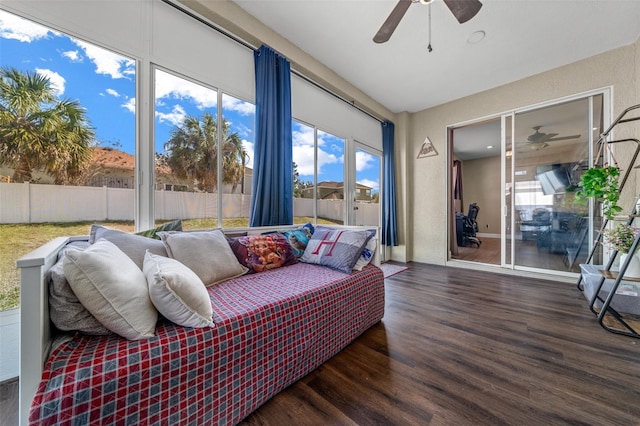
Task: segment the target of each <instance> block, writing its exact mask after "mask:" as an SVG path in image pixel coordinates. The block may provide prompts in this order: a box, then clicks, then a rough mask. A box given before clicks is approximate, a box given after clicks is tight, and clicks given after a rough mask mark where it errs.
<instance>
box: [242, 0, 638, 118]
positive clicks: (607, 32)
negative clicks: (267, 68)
mask: <svg viewBox="0 0 640 426" xmlns="http://www.w3.org/2000/svg"><path fill="white" fill-rule="evenodd" d="M233 1H234V2H235V3H236V4H238V5H239V6H240V7H242V8H243V9H244V10H246V11H247V12H248V13H249V14H251V15H253V16H255V17H256V18H257V19H259V20H260V21H262V22H263V23H265V24H266V25H267V26H269V27H271V28H272V29H273V30H274V31H276V32H278V33H279V34H280V35H282V36H283V37H285V38H287V39H288V40H290V41H291V42H292V43H294V44H296V45H297V46H298V47H300V48H301V49H302V50H304V51H305V52H307V53H308V54H310V55H311V56H313V57H315V58H316V59H318V60H319V61H321V62H322V63H324V64H325V65H326V66H328V67H329V68H331V69H332V70H333V71H335V72H336V73H337V74H338V75H340V76H342V77H343V78H344V79H345V80H347V81H349V82H350V83H351V84H353V85H354V86H356V87H357V88H359V89H360V90H362V91H363V92H364V93H366V94H368V95H369V96H371V97H372V98H373V99H375V100H376V101H378V102H379V103H381V104H382V105H384V106H385V107H387V108H388V109H389V110H391V111H393V112H402V111H408V112H416V111H420V110H423V109H425V108H429V107H432V106H435V105H439V104H442V103H445V102H448V101H451V100H454V99H458V98H461V97H464V96H468V95H471V94H473V93H477V92H480V91H483V90H487V89H491V88H493V87H496V86H499V85H502V84H505V83H508V82H511V81H516V80H519V79H522V78H524V77H527V76H530V75H534V74H538V73H540V72H543V71H546V70H549V69H553V68H557V67H559V66H562V65H565V64H568V63H571V62H575V61H578V60H580V59H583V58H587V57H589V56H593V55H595V54H598V53H601V52H604V51H607V50H611V49H614V48H616V47H619V46H623V45H628V44H631V43H633V42H635V41H636V40H637V38H638V37H639V36H640V1H639V0H481V1H482V3H483V7H482V8H481V9H480V12H479V13H478V14H477V15H476V16H475V17H474V18H473V19H471V20H470V21H468V22H466V23H465V24H459V23H458V22H457V21H456V19H455V18H454V17H453V15H452V14H451V12H450V11H449V10H448V9H447V8H446V6H445V5H444V3H443V2H442V1H440V0H435V1H434V2H433V5H432V6H431V9H432V10H431V14H432V24H433V25H432V30H431V33H432V41H431V45H432V47H433V51H432V52H431V53H429V52H427V45H428V36H429V26H428V10H429V7H428V6H425V5H422V4H420V3H415V4H412V5H411V6H410V7H409V10H408V11H407V13H406V15H405V16H404V18H403V19H402V21H401V22H400V24H399V25H398V27H397V28H396V30H395V32H394V34H393V35H392V36H391V39H390V40H389V41H388V42H386V43H384V44H376V43H374V42H373V41H372V38H373V36H374V34H375V33H376V32H377V31H378V29H379V28H380V26H381V25H382V23H383V22H384V20H385V19H386V17H387V16H388V15H389V13H390V12H391V10H392V9H393V8H394V7H395V5H396V3H397V1H396V0H349V1H346V0H340V1H338V0H296V1H293V0H233ZM479 30H483V31H485V32H486V37H485V38H484V39H483V40H482V41H481V42H479V43H477V44H469V43H467V38H468V37H469V36H470V35H471V34H472V33H474V32H475V31H479Z"/></svg>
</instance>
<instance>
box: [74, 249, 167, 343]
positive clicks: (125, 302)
mask: <svg viewBox="0 0 640 426" xmlns="http://www.w3.org/2000/svg"><path fill="white" fill-rule="evenodd" d="M63 270H64V275H65V276H66V277H67V281H68V282H69V285H70V286H71V289H72V290H73V292H74V293H75V294H76V296H77V297H78V300H79V301H80V303H82V304H83V305H84V307H85V308H87V310H88V311H89V312H91V314H92V315H93V316H94V317H96V319H97V320H98V321H100V323H101V324H102V325H104V326H105V327H106V328H108V329H109V330H111V331H113V332H114V333H116V334H119V335H121V336H123V337H126V338H127V339H130V340H138V339H145V338H149V337H153V335H154V333H155V328H156V322H157V321H158V312H157V311H156V308H155V307H154V306H153V304H152V303H151V299H150V298H149V290H148V288H147V280H146V278H145V276H144V274H143V273H142V271H141V270H140V268H138V266H137V265H136V264H135V263H134V262H133V260H131V259H130V258H129V256H127V255H126V254H124V253H123V252H122V250H120V249H119V248H118V247H116V246H115V244H113V243H111V242H109V241H107V240H104V239H101V240H98V241H97V242H96V243H95V244H92V245H91V246H90V247H89V248H87V249H86V250H84V251H76V250H69V251H68V252H67V255H66V256H65V258H64V263H63Z"/></svg>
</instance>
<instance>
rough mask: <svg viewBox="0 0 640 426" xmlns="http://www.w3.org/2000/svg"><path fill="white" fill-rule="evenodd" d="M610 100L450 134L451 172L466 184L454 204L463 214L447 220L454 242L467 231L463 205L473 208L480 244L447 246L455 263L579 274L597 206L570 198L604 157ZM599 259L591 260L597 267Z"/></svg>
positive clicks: (604, 97) (534, 110)
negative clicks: (601, 145)
mask: <svg viewBox="0 0 640 426" xmlns="http://www.w3.org/2000/svg"><path fill="white" fill-rule="evenodd" d="M609 96H610V94H609V92H608V91H598V92H594V93H592V94H587V95H584V96H576V97H573V98H567V99H565V100H562V101H558V102H549V103H547V104H545V105H542V106H539V105H538V106H535V107H530V108H522V109H519V110H515V111H511V112H508V113H504V114H502V115H501V116H499V117H496V118H495V119H484V120H482V121H478V122H475V123H471V124H469V123H464V124H463V125H460V126H457V127H454V128H450V130H451V131H450V137H451V141H452V143H451V146H452V153H451V154H452V160H455V163H456V164H455V166H456V167H453V163H454V162H453V161H452V171H451V173H454V169H455V170H458V169H461V170H462V173H461V175H462V182H463V184H464V185H463V186H464V190H462V189H460V190H459V191H458V192H459V193H460V194H462V195H461V197H462V199H460V200H458V199H456V200H455V201H456V202H458V203H459V205H460V206H462V209H463V210H462V213H456V217H455V220H454V219H452V220H451V223H450V226H451V235H456V234H459V233H461V232H464V227H462V226H456V225H460V224H459V223H458V222H459V219H460V218H463V219H462V223H464V218H465V217H466V215H467V213H466V211H464V206H466V205H469V204H470V203H473V202H478V205H479V206H480V217H479V219H478V220H477V223H476V226H477V228H476V232H477V237H478V238H479V239H480V241H481V242H482V243H481V244H480V245H479V246H478V245H474V244H466V241H467V239H466V234H463V235H462V238H455V239H452V242H451V244H452V247H451V253H452V255H451V258H452V259H455V260H463V261H471V262H480V263H486V264H494V265H500V266H501V267H503V268H510V269H521V270H536V271H538V270H544V271H548V272H551V273H555V274H560V275H570V274H575V273H578V272H579V271H580V268H579V264H580V263H584V262H585V261H586V259H587V256H588V255H589V252H590V251H591V249H592V244H593V243H592V241H593V240H594V235H595V229H599V227H600V223H601V213H600V209H599V208H598V206H593V205H589V204H587V203H578V202H575V192H576V190H577V184H578V183H579V181H580V177H581V175H582V174H583V173H584V171H585V170H587V169H588V168H589V167H590V166H591V165H592V164H593V162H594V158H593V157H594V153H596V152H600V151H602V150H598V147H597V146H595V142H596V139H597V137H598V135H600V134H601V133H602V131H603V130H604V129H606V127H607V126H608V124H609V120H610V117H609V116H608V113H607V111H609V109H610V108H609ZM494 122H497V123H499V126H495V127H493V124H492V123H494ZM498 138H499V139H498ZM496 139H498V140H500V145H499V147H496V148H498V149H497V150H496V152H495V153H494V152H493V150H492V149H493V148H494V143H493V141H494V140H496ZM601 155H607V153H606V152H604V153H602V154H601ZM599 161H600V163H602V162H603V161H606V158H605V159H600V160H599ZM498 167H499V168H500V173H499V174H497V173H496V170H497V168H498ZM498 194H499V195H498ZM451 197H454V195H453V191H452V195H451ZM454 198H455V197H454ZM456 212H457V210H456ZM494 223H497V225H498V226H496V227H494ZM457 228H459V229H457ZM492 229H496V230H499V231H498V232H497V233H496V232H492ZM458 237H459V235H458ZM469 241H471V240H469ZM496 241H499V245H497V244H496ZM456 243H457V244H456ZM497 246H499V247H500V249H499V250H498V249H497V248H496V247H497ZM601 256H602V253H601V252H600V251H598V252H597V253H595V259H596V260H598V259H600V258H601Z"/></svg>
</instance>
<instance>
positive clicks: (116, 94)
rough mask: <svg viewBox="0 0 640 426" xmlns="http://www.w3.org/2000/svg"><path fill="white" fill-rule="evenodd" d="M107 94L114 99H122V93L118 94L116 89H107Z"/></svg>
mask: <svg viewBox="0 0 640 426" xmlns="http://www.w3.org/2000/svg"><path fill="white" fill-rule="evenodd" d="M105 92H107V93H108V94H109V95H111V96H113V97H116V98H119V97H120V93H118V92H117V91H116V90H114V89H110V88H107V89H106V90H105Z"/></svg>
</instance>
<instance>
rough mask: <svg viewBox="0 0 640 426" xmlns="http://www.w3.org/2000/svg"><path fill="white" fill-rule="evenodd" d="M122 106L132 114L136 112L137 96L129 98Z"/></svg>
mask: <svg viewBox="0 0 640 426" xmlns="http://www.w3.org/2000/svg"><path fill="white" fill-rule="evenodd" d="M122 107H123V108H124V109H126V110H127V111H129V112H130V113H132V114H135V113H136V98H129V99H127V102H125V103H123V104H122Z"/></svg>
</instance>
